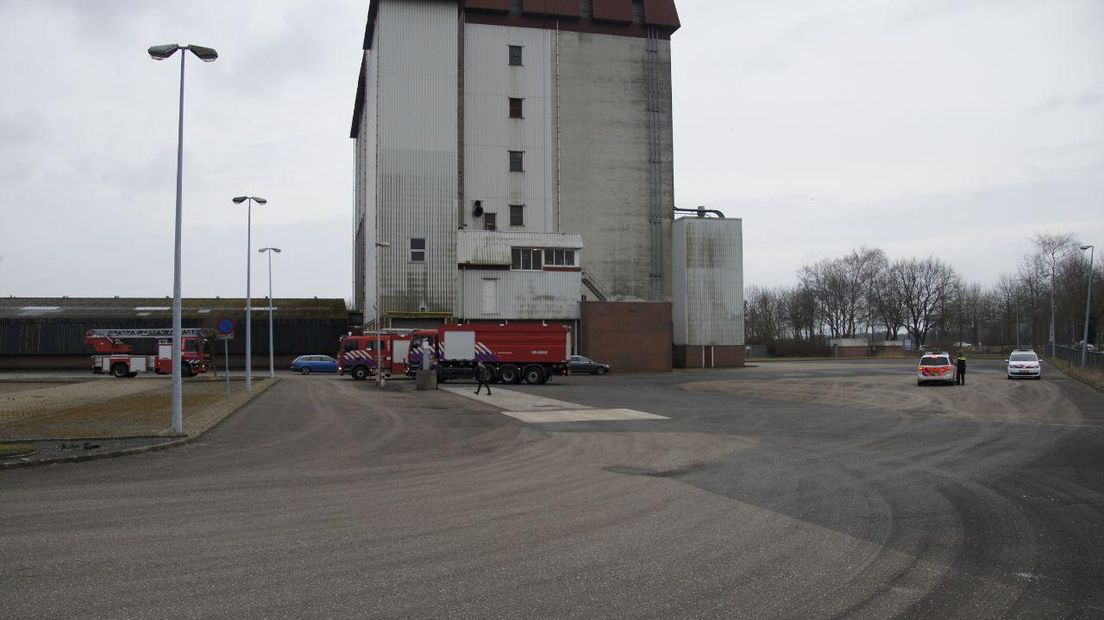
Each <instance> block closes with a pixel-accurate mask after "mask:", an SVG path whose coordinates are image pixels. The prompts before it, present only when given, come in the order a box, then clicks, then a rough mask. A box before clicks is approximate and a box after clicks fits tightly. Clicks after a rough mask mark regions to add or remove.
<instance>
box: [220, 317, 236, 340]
mask: <svg viewBox="0 0 1104 620" xmlns="http://www.w3.org/2000/svg"><path fill="white" fill-rule="evenodd" d="M215 328H216V329H217V330H218V333H219V334H220V335H222V336H233V335H234V320H233V319H219V322H218V324H217V325H216V326H215Z"/></svg>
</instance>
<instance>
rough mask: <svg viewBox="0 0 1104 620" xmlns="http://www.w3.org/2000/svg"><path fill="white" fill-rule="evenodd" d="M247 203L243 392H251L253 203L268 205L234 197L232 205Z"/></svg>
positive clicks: (263, 201) (261, 201)
mask: <svg viewBox="0 0 1104 620" xmlns="http://www.w3.org/2000/svg"><path fill="white" fill-rule="evenodd" d="M243 202H245V203H248V205H247V207H246V211H245V391H246V392H252V391H253V302H252V297H250V290H251V289H250V287H249V284H250V280H251V266H252V259H253V255H252V252H253V203H254V202H255V203H257V204H259V205H263V204H268V201H267V200H265V199H264V198H261V197H259V196H236V197H234V204H239V205H240V204H241V203H243Z"/></svg>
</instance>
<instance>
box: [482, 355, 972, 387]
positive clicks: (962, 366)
mask: <svg viewBox="0 0 1104 620" xmlns="http://www.w3.org/2000/svg"><path fill="white" fill-rule="evenodd" d="M955 363H956V365H957V366H958V376H957V377H955V384H956V385H966V354H965V353H959V354H958V360H957V361H956V362H955ZM488 389H490V388H488Z"/></svg>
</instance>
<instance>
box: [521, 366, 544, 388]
mask: <svg viewBox="0 0 1104 620" xmlns="http://www.w3.org/2000/svg"><path fill="white" fill-rule="evenodd" d="M545 380H546V378H545V374H544V369H543V368H541V367H540V366H536V365H534V366H526V367H525V382H526V383H528V384H530V385H540V384H541V383H544V382H545Z"/></svg>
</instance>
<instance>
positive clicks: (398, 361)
mask: <svg viewBox="0 0 1104 620" xmlns="http://www.w3.org/2000/svg"><path fill="white" fill-rule="evenodd" d="M412 331H413V330H409V329H405V330H404V329H387V330H383V331H381V332H380V333H379V334H376V333H375V332H371V333H367V334H364V335H361V336H352V335H349V336H342V337H341V341H340V344H339V345H338V351H337V374H339V375H342V376H343V375H345V374H348V375H350V376H352V378H354V379H357V380H363V379H367V378H368V377H370V376H375V374H376V359H377V355H376V342H377V340H378V342H379V343H380V353H379V356H378V357H379V359H380V361H381V362H382V366H383V376H384V377H390V376H392V375H403V374H406V352H407V350H409V348H410V333H411V332H412Z"/></svg>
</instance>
